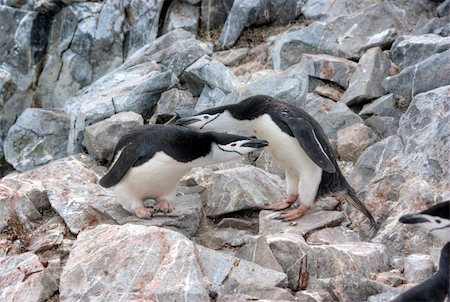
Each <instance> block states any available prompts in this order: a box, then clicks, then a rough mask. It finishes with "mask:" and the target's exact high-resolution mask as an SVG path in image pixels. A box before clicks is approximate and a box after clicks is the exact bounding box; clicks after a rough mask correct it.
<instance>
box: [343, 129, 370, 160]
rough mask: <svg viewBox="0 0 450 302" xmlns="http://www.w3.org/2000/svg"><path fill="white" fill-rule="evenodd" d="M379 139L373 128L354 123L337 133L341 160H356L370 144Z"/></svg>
mask: <svg viewBox="0 0 450 302" xmlns="http://www.w3.org/2000/svg"><path fill="white" fill-rule="evenodd" d="M376 140H377V136H376V135H375V133H373V131H372V129H370V128H369V127H367V126H366V125H364V124H362V123H360V124H354V125H351V126H350V127H347V128H344V129H342V130H339V131H338V133H337V152H338V154H339V157H340V158H341V160H346V161H356V160H357V159H358V157H359V156H360V155H361V153H362V152H363V151H364V149H366V148H367V147H368V146H370V145H372V144H373V143H374V142H375V141H376Z"/></svg>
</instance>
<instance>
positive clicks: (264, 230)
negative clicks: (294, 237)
mask: <svg viewBox="0 0 450 302" xmlns="http://www.w3.org/2000/svg"><path fill="white" fill-rule="evenodd" d="M278 215H280V213H279V212H273V211H261V212H260V213H259V233H260V234H262V235H268V234H277V233H286V232H287V233H293V234H298V235H302V236H305V235H307V234H309V233H311V232H313V231H314V230H318V229H321V228H324V227H327V226H336V225H339V224H341V222H342V221H344V218H345V217H344V214H343V213H342V212H338V211H314V210H309V211H308V212H306V214H305V215H304V216H302V217H301V218H300V219H298V220H296V221H294V222H285V221H282V220H279V219H275V218H276V217H277V216H278Z"/></svg>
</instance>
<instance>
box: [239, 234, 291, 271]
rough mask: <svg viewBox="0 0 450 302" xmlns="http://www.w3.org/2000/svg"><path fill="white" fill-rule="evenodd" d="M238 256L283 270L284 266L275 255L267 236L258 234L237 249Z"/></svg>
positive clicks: (267, 266)
mask: <svg viewBox="0 0 450 302" xmlns="http://www.w3.org/2000/svg"><path fill="white" fill-rule="evenodd" d="M236 257H238V258H241V259H244V260H248V261H251V262H254V263H256V264H259V265H261V266H262V267H266V268H269V269H272V270H274V271H279V272H283V268H282V267H281V266H280V264H279V263H278V262H277V260H276V259H275V257H274V256H273V254H272V250H271V249H270V247H269V244H268V243H267V241H266V238H265V236H258V237H257V238H256V239H255V240H252V241H250V242H247V243H246V244H245V245H244V246H242V247H241V248H240V249H239V250H238V251H237V253H236Z"/></svg>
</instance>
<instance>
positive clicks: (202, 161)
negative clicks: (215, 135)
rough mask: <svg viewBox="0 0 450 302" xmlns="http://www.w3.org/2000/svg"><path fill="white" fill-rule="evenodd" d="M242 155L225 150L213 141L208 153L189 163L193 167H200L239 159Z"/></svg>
mask: <svg viewBox="0 0 450 302" xmlns="http://www.w3.org/2000/svg"><path fill="white" fill-rule="evenodd" d="M241 156H242V155H241V154H239V153H237V152H227V151H223V150H222V149H220V148H219V147H218V146H217V144H216V143H214V142H213V143H211V150H210V152H209V153H208V154H207V155H205V156H202V157H199V158H196V159H195V160H193V161H191V162H190V163H189V165H190V166H191V167H200V166H207V165H213V164H219V163H223V162H227V161H230V160H234V159H238V158H240V157H241Z"/></svg>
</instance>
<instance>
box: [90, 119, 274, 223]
mask: <svg viewBox="0 0 450 302" xmlns="http://www.w3.org/2000/svg"><path fill="white" fill-rule="evenodd" d="M267 145H268V143H267V142H266V141H264V140H257V139H252V138H248V137H244V136H239V135H231V134H225V133H216V132H204V133H202V132H198V131H195V130H190V129H186V128H180V127H174V126H162V125H145V126H141V127H139V128H136V129H134V130H132V131H131V132H129V133H127V134H126V135H124V136H123V137H122V138H121V139H120V140H119V142H118V144H117V146H116V149H115V157H114V161H113V163H112V165H111V167H110V169H109V171H108V172H107V173H106V175H105V176H103V177H102V178H101V179H100V181H99V183H100V185H101V186H103V187H105V188H109V187H113V188H114V191H115V193H116V195H117V199H118V201H119V203H120V204H121V205H122V207H123V208H125V209H126V210H128V211H129V212H131V213H134V214H135V215H136V216H137V217H139V218H149V217H151V215H152V213H153V212H155V211H163V212H168V211H171V210H172V206H171V204H170V201H171V200H172V198H173V197H175V194H176V187H177V184H178V182H179V180H180V179H181V177H183V175H185V174H186V173H187V172H188V171H189V170H190V169H191V168H192V167H196V166H203V165H209V164H215V163H220V162H225V161H229V160H232V159H236V158H238V157H240V156H242V155H244V154H247V153H249V152H252V151H255V150H257V149H260V148H263V147H265V146H267ZM148 198H153V199H156V204H155V205H154V206H153V207H152V208H146V207H144V203H143V201H144V200H145V199H148Z"/></svg>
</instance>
